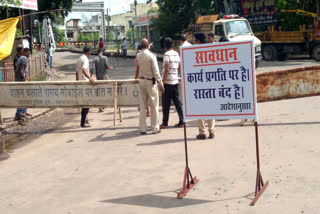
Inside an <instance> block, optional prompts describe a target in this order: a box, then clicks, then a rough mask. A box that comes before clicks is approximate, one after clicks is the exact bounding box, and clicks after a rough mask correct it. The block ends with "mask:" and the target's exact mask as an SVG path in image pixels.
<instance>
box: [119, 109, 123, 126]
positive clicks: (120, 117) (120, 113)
mask: <svg viewBox="0 0 320 214" xmlns="http://www.w3.org/2000/svg"><path fill="white" fill-rule="evenodd" d="M119 120H120V123H122V111H121V107H119Z"/></svg>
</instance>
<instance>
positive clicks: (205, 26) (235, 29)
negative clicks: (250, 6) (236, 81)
mask: <svg viewBox="0 0 320 214" xmlns="http://www.w3.org/2000/svg"><path fill="white" fill-rule="evenodd" d="M195 31H196V32H204V33H206V34H207V35H208V33H213V35H214V40H215V42H229V41H230V42H236V41H237V42H238V41H247V40H253V41H254V46H255V58H256V67H258V65H259V62H260V61H261V59H262V57H261V41H260V40H259V39H258V38H257V37H256V36H255V35H254V34H253V32H252V29H251V26H250V24H249V22H248V20H247V19H245V18H242V17H239V16H238V15H225V16H223V17H222V18H220V17H219V15H209V16H200V17H199V18H198V19H197V22H196V29H195Z"/></svg>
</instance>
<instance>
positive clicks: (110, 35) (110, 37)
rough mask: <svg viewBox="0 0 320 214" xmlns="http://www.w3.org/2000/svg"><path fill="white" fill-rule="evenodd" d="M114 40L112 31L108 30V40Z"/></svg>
mask: <svg viewBox="0 0 320 214" xmlns="http://www.w3.org/2000/svg"><path fill="white" fill-rule="evenodd" d="M112 40H113V35H112V33H110V32H108V31H107V41H112Z"/></svg>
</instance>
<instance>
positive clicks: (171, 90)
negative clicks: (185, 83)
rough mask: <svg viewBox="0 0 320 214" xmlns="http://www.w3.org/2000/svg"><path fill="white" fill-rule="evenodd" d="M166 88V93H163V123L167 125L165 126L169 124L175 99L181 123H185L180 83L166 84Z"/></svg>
mask: <svg viewBox="0 0 320 214" xmlns="http://www.w3.org/2000/svg"><path fill="white" fill-rule="evenodd" d="M164 90H165V91H164V94H163V95H162V113H163V118H162V125H165V126H167V125H168V121H169V113H170V105H171V100H173V103H174V105H175V107H176V110H177V112H178V115H179V124H183V123H184V119H183V112H182V104H181V101H180V96H179V85H178V84H176V85H169V84H164Z"/></svg>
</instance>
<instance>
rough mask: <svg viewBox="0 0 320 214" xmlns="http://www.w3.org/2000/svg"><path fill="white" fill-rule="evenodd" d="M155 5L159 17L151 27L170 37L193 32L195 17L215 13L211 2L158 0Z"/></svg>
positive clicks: (214, 6) (207, 0)
mask: <svg viewBox="0 0 320 214" xmlns="http://www.w3.org/2000/svg"><path fill="white" fill-rule="evenodd" d="M156 3H157V4H158V5H159V16H158V18H157V19H153V24H152V27H154V28H156V29H158V30H160V32H162V33H163V34H164V35H165V36H170V37H175V35H176V34H179V33H181V32H182V31H188V30H193V29H194V26H192V24H194V23H195V21H196V15H198V14H201V15H206V14H214V13H216V12H217V11H216V3H215V1H213V0H206V1H203V0H158V1H157V2H156Z"/></svg>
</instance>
